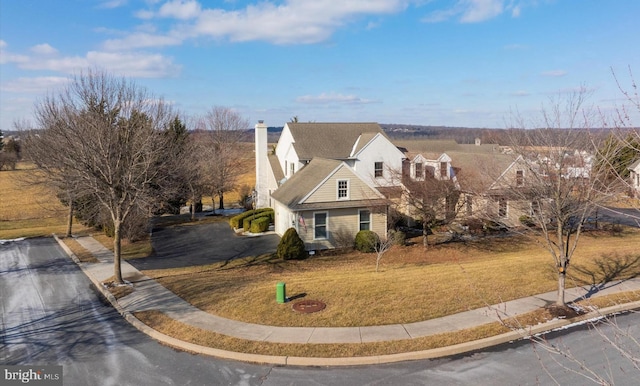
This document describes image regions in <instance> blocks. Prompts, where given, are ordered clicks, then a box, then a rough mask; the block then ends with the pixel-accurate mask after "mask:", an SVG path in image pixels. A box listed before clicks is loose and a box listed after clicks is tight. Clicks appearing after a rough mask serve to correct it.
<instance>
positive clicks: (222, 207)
mask: <svg viewBox="0 0 640 386" xmlns="http://www.w3.org/2000/svg"><path fill="white" fill-rule="evenodd" d="M218 197H220V205H219V206H218V209H224V193H223V192H218Z"/></svg>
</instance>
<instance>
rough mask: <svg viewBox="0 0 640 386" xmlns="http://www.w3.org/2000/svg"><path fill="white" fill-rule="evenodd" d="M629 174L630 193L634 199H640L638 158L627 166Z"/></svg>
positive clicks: (639, 163)
mask: <svg viewBox="0 0 640 386" xmlns="http://www.w3.org/2000/svg"><path fill="white" fill-rule="evenodd" d="M629 172H630V173H629V179H630V181H629V182H630V185H631V192H632V193H633V196H634V197H640V158H638V159H637V160H636V161H635V162H634V163H632V164H631V165H629Z"/></svg>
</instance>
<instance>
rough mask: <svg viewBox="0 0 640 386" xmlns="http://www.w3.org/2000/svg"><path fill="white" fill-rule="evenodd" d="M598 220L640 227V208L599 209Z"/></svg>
mask: <svg viewBox="0 0 640 386" xmlns="http://www.w3.org/2000/svg"><path fill="white" fill-rule="evenodd" d="M598 221H603V222H608V223H612V224H620V225H627V226H631V227H636V228H640V209H635V208H604V209H599V210H598Z"/></svg>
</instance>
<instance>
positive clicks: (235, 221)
mask: <svg viewBox="0 0 640 386" xmlns="http://www.w3.org/2000/svg"><path fill="white" fill-rule="evenodd" d="M264 212H270V213H271V217H273V209H271V208H260V209H255V210H248V211H246V212H242V213H240V214H238V215H235V216H233V217H231V218H230V219H229V226H230V227H231V229H236V228H239V227H240V225H241V224H242V220H244V219H245V218H246V217H249V216H253V214H254V213H255V214H258V213H264Z"/></svg>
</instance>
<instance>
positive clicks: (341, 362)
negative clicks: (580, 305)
mask: <svg viewBox="0 0 640 386" xmlns="http://www.w3.org/2000/svg"><path fill="white" fill-rule="evenodd" d="M53 237H54V239H55V240H56V241H57V242H58V244H59V245H60V247H61V248H62V249H63V250H64V251H65V252H66V253H67V254H68V255H69V257H70V258H71V259H72V260H73V261H74V262H75V263H76V264H77V265H78V266H79V267H80V269H81V270H82V271H83V272H84V273H85V275H87V277H88V278H89V280H90V281H91V282H92V283H93V284H94V286H95V287H96V288H97V289H98V291H100V293H101V294H102V295H103V296H104V297H105V298H106V299H107V300H108V301H109V303H110V304H111V305H112V306H113V307H114V308H115V309H116V311H118V313H119V314H120V315H122V317H123V318H124V319H125V320H126V321H128V322H129V323H130V324H131V325H132V326H134V327H135V328H137V329H138V330H139V331H141V332H142V333H144V334H146V335H148V336H149V337H151V338H153V339H155V340H156V341H159V342H161V343H162V344H165V345H167V346H170V347H174V348H177V349H181V350H184V351H188V352H192V353H196V354H202V355H208V356H212V357H216V358H221V359H231V360H237V361H242V362H250V363H260V364H272V365H281V366H286V365H289V366H336V367H343V366H360V365H373V364H384V363H395V362H405V361H413V360H421V359H436V358H443V357H449V356H453V355H460V354H465V353H469V352H474V351H478V350H482V349H485V348H488V347H493V346H497V345H500V344H504V343H509V342H515V341H519V340H521V339H525V338H528V337H531V336H534V335H539V334H544V333H547V332H550V331H554V330H557V329H561V328H564V327H567V326H570V325H572V324H576V323H580V322H584V321H588V320H598V319H602V318H604V317H606V316H608V315H612V314H617V313H622V312H628V311H632V310H637V309H640V301H635V302H631V303H626V304H619V305H615V306H611V307H605V308H602V309H600V310H597V311H592V312H589V313H587V314H584V315H580V316H577V317H575V318H571V319H557V320H552V321H549V322H546V323H543V324H539V325H536V326H531V327H528V328H526V329H519V330H514V331H510V332H507V333H504V334H500V335H496V336H492V337H488V338H483V339H479V340H475V341H471V342H465V343H460V344H456V345H452V346H447V347H439V348H434V349H428V350H421V351H411V352H406V353H398V354H388V355H372V356H364V357H342V358H322V357H292V356H276V355H261V354H248V353H240V352H235V351H226V350H221V349H217V348H213V347H206V346H200V345H197V344H194V343H189V342H185V341H182V340H179V339H176V338H174V337H172V336H169V335H166V334H164V333H162V332H160V331H158V330H155V329H153V328H152V327H149V326H148V325H146V324H144V323H143V322H142V321H141V320H140V319H138V318H136V317H135V316H134V315H133V314H132V313H131V312H129V311H126V310H124V309H123V308H122V307H121V306H120V304H119V303H118V300H117V299H116V298H115V296H113V294H112V293H111V292H109V291H108V290H107V289H106V288H105V287H104V286H103V285H102V283H101V282H100V281H99V280H98V279H97V278H95V277H94V276H93V275H92V274H91V272H89V271H88V270H87V269H86V268H85V267H84V263H82V262H80V260H79V259H78V258H77V256H76V255H75V254H74V253H73V252H72V251H71V249H69V247H67V245H66V244H65V243H64V242H63V241H62V240H61V239H60V238H58V237H57V236H56V235H55V234H54V235H53Z"/></svg>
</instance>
